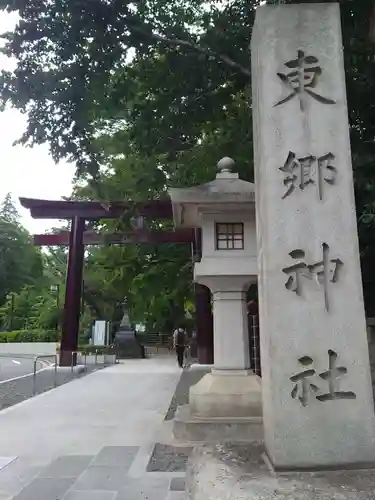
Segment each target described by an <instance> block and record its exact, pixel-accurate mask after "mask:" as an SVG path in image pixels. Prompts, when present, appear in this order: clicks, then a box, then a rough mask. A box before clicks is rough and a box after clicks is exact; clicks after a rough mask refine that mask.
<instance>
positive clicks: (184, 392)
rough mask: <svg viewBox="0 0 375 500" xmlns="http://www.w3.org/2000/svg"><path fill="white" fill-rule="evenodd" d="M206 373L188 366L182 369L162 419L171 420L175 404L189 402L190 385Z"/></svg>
mask: <svg viewBox="0 0 375 500" xmlns="http://www.w3.org/2000/svg"><path fill="white" fill-rule="evenodd" d="M206 373H207V372H206V371H204V370H190V369H189V368H186V369H184V370H183V372H182V373H181V377H180V380H179V382H178V384H177V387H176V391H175V393H174V396H173V398H172V401H171V404H170V405H169V409H168V411H167V414H166V416H165V419H164V420H172V419H173V417H174V414H175V413H176V410H177V406H181V405H187V404H188V403H189V389H190V387H191V386H192V385H195V384H197V383H198V382H199V381H200V379H201V378H202V377H203V375H205V374H206Z"/></svg>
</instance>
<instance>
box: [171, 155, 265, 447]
mask: <svg viewBox="0 0 375 500" xmlns="http://www.w3.org/2000/svg"><path fill="white" fill-rule="evenodd" d="M218 168H219V172H218V174H217V175H216V179H215V180H213V181H211V182H208V183H206V184H203V185H200V186H194V187H190V188H184V189H178V188H174V189H170V190H169V194H170V197H171V200H172V207H173V215H174V222H175V225H176V226H183V227H200V228H201V229H202V259H201V261H200V262H196V263H195V264H194V280H195V281H196V282H198V283H200V284H202V285H205V286H207V287H208V288H209V289H210V290H211V293H212V296H213V319H214V365H213V368H212V370H211V372H210V373H207V374H206V375H204V377H203V378H202V379H201V380H200V381H199V382H198V383H197V384H196V385H195V386H193V387H192V388H191V389H190V395H189V405H188V406H186V407H181V408H179V410H178V411H177V414H176V418H175V435H176V436H177V437H180V438H184V439H195V438H196V439H198V440H199V439H205V437H207V436H209V437H210V439H213V438H215V437H216V438H217V439H221V438H231V439H238V438H239V439H242V440H251V439H252V438H253V437H254V435H255V434H256V437H257V438H259V435H260V434H261V420H262V418H261V414H262V408H261V388H260V379H259V377H258V376H256V375H254V374H253V372H252V371H251V367H250V355H249V334H248V322H247V305H246V292H247V290H248V288H249V285H250V284H251V283H255V282H256V279H257V275H256V274H257V259H256V255H257V246H256V229H255V203H254V185H253V184H252V183H250V182H246V181H243V180H241V179H239V176H238V174H237V173H235V172H233V171H232V170H233V168H234V161H233V160H231V159H230V158H223V159H222V160H220V162H219V163H218ZM182 429H184V430H185V431H186V433H184V432H182V431H181V430H182ZM190 431H191V432H190Z"/></svg>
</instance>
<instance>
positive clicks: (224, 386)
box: [189, 369, 262, 418]
mask: <svg viewBox="0 0 375 500" xmlns="http://www.w3.org/2000/svg"><path fill="white" fill-rule="evenodd" d="M189 406H190V411H191V414H192V415H194V416H195V417H200V418H211V417H212V418H218V417H220V418H225V417H229V418H235V417H240V418H243V417H261V416H262V391H261V382H260V378H259V377H258V376H257V375H254V374H253V373H252V372H251V371H248V370H215V369H213V370H212V371H211V373H207V374H206V375H205V376H204V377H203V378H202V379H201V380H200V381H199V382H198V383H197V384H196V385H194V386H193V387H191V388H190V393H189Z"/></svg>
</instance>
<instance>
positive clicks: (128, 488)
mask: <svg viewBox="0 0 375 500" xmlns="http://www.w3.org/2000/svg"><path fill="white" fill-rule="evenodd" d="M168 485H169V481H168V479H166V478H163V477H150V476H144V477H142V478H139V479H133V478H129V477H128V478H126V483H125V486H124V487H123V488H122V489H121V491H120V492H119V493H118V495H117V497H116V500H166V497H167V495H168Z"/></svg>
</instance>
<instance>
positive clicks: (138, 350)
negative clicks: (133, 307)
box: [114, 302, 145, 359]
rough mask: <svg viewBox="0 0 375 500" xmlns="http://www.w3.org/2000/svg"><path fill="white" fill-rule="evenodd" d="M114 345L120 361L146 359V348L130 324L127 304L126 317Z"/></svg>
mask: <svg viewBox="0 0 375 500" xmlns="http://www.w3.org/2000/svg"><path fill="white" fill-rule="evenodd" d="M114 344H115V346H116V349H117V356H118V357H119V358H120V359H126V358H144V357H145V349H144V346H143V345H141V344H140V342H139V341H138V339H137V337H136V332H135V330H134V328H133V327H132V325H131V323H130V319H129V313H128V309H127V305H126V302H124V315H123V317H122V320H121V323H120V327H119V329H118V331H117V332H116V335H115V341H114Z"/></svg>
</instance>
